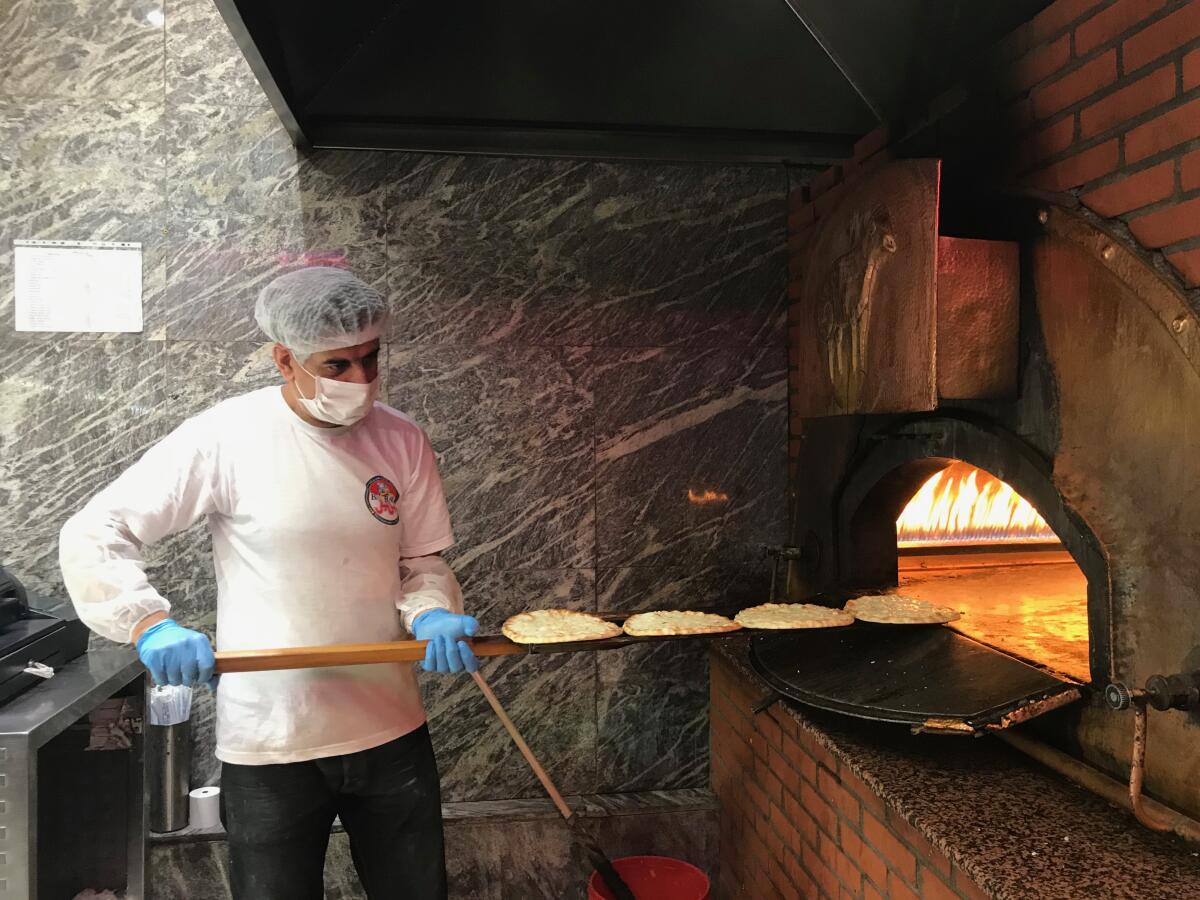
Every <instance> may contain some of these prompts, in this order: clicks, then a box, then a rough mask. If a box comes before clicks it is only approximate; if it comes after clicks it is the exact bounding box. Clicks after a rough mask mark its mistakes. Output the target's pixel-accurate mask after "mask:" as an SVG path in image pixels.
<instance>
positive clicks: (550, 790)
mask: <svg viewBox="0 0 1200 900" xmlns="http://www.w3.org/2000/svg"><path fill="white" fill-rule="evenodd" d="M471 677H472V678H474V679H475V683H476V684H477V685H479V690H481V691H483V696H484V697H486V698H487V702H488V703H490V704H491V705H492V711H493V712H495V713H496V718H497V719H499V720H500V724H501V725H503V726H504V727H505V729H506V730H507V731H508V736H509V737H510V738H512V740H513V743H514V744H516V745H517V749H518V750H520V751H521V755H522V756H523V757H525V762H527V763H529V768H531V769H533V774H534V775H536V776H537V779H538V781H540V782H541V783H542V787H544V788H545V789H546V793H547V794H549V795H550V799H551V800H553V801H554V805H555V806H557V807H558V811H559V812H560V813H562V817H563V818H564V819H566V820H567V821H568V822H569V821H570V820H571V807H569V806H567V802H566V801H565V800H563V798H562V794H560V793H559V792H558V788H556V787H555V786H554V782H553V781H551V780H550V776H549V775H547V774H546V770H545V769H543V768H542V764H541V763H539V762H538V760H537V757H536V756H534V755H533V751H532V750H530V749H529V745H528V744H527V743H525V739H524V738H522V737H521V732H519V731H517V726H516V725H514V724H513V720H512V719H510V718H509V717H508V713H506V712H505V711H504V707H503V706H501V705H500V701H499V700H498V699H497V698H496V695H495V694H493V693H492V689H491V688H490V687H488V683H487V682H486V681H484V680H483V676H482V675H480V674H479V673H478V672H472V673H471Z"/></svg>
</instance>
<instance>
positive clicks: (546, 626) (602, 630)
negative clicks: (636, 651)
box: [501, 609, 621, 644]
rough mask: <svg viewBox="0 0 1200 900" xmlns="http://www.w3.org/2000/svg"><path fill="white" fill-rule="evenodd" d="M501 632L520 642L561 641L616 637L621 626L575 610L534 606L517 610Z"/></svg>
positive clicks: (553, 642)
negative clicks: (525, 609)
mask: <svg viewBox="0 0 1200 900" xmlns="http://www.w3.org/2000/svg"><path fill="white" fill-rule="evenodd" d="M501 631H503V632H504V636H505V637H506V638H508V639H509V640H510V641H514V642H516V643H518V644H562V643H565V642H567V641H600V640H604V638H610V637H616V636H617V635H619V634H620V633H621V626H620V625H615V624H614V623H612V622H606V621H604V619H601V618H600V617H599V616H590V615H588V614H587V613H581V612H575V610H572V609H535V610H533V611H532V612H523V613H517V614H516V615H515V616H513V617H512V618H510V619H509V620H508V621H506V622H505V623H504V625H503V627H502V628H501Z"/></svg>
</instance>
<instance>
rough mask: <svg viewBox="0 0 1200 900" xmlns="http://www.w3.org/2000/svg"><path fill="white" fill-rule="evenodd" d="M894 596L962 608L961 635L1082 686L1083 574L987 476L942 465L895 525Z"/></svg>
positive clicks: (1006, 489) (1033, 516)
mask: <svg viewBox="0 0 1200 900" xmlns="http://www.w3.org/2000/svg"><path fill="white" fill-rule="evenodd" d="M896 548H897V551H896V552H897V557H898V559H897V562H898V572H897V574H898V581H899V590H900V591H901V593H904V594H908V595H910V596H914V597H918V598H920V599H922V600H928V601H930V602H932V603H936V604H938V605H940V606H950V607H952V608H954V609H957V610H960V611H961V612H962V614H963V615H962V618H960V619H959V620H958V621H956V622H954V623H952V624H951V626H950V627H952V628H954V629H955V630H957V631H958V632H960V633H961V634H964V635H966V636H967V637H970V638H972V639H973V640H976V641H979V642H980V643H983V644H987V645H989V646H991V647H995V648H996V649H998V650H1001V651H1003V652H1005V653H1008V654H1010V655H1012V656H1015V657H1018V658H1019V659H1022V660H1025V661H1027V662H1030V663H1033V664H1034V665H1037V666H1039V667H1042V668H1045V669H1048V670H1050V671H1051V672H1054V673H1056V674H1061V675H1065V676H1067V677H1068V678H1070V679H1072V680H1075V681H1079V682H1083V683H1086V682H1089V681H1090V680H1091V675H1090V667H1089V644H1088V634H1089V632H1088V599H1087V597H1088V585H1087V578H1086V577H1085V575H1084V573H1083V572H1082V571H1081V570H1080V568H1079V566H1078V565H1077V564H1076V562H1075V560H1074V559H1073V558H1072V557H1071V555H1070V553H1068V552H1067V550H1066V549H1065V547H1064V546H1063V543H1062V541H1061V540H1060V539H1059V537H1058V535H1056V534H1055V533H1054V531H1053V530H1052V529H1051V527H1050V526H1049V525H1048V524H1047V523H1046V520H1045V519H1044V518H1043V517H1042V516H1041V515H1040V514H1039V513H1038V512H1037V510H1036V509H1035V508H1034V507H1033V505H1032V504H1030V503H1029V502H1028V501H1027V500H1025V498H1023V497H1021V496H1020V495H1019V494H1018V493H1017V492H1016V491H1015V490H1014V489H1013V488H1012V487H1011V486H1009V485H1008V484H1006V483H1005V482H1003V481H1001V480H1000V479H999V478H997V477H996V476H994V475H992V474H991V473H989V472H986V471H985V470H983V469H980V468H977V467H976V466H973V465H971V464H970V463H967V462H963V461H959V460H950V461H947V465H946V466H945V467H944V468H942V469H941V470H939V471H937V472H935V473H934V474H933V475H931V476H930V477H929V478H928V479H926V480H925V481H924V483H922V484H921V486H920V487H919V488H918V489H917V491H916V492H915V493H914V494H913V495H912V498H911V499H910V500H909V501H908V503H907V504H906V505H905V507H904V509H903V511H902V512H901V514H900V515H899V517H898V518H897V520H896Z"/></svg>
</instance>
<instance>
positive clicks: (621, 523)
mask: <svg viewBox="0 0 1200 900" xmlns="http://www.w3.org/2000/svg"><path fill="white" fill-rule="evenodd" d="M786 190H787V176H786V174H785V173H784V171H783V170H782V169H770V168H756V169H741V168H716V167H687V166H666V165H649V164H628V165H615V164H606V163H580V162H570V161H537V160H513V159H489V158H462V157H445V156H443V157H435V156H422V155H407V154H386V153H377V152H315V153H313V154H311V155H308V156H305V155H301V154H299V153H298V152H297V151H296V150H295V149H294V148H293V147H292V145H291V143H290V142H289V140H288V139H287V136H286V135H285V134H284V132H283V130H282V129H281V128H280V126H279V124H278V122H277V120H276V118H275V116H274V113H273V112H272V111H271V109H270V108H269V106H268V105H267V103H266V101H265V98H264V97H263V96H262V94H261V92H260V90H259V88H258V86H257V83H256V82H255V81H254V79H253V77H252V75H251V74H250V72H249V70H248V68H247V66H246V65H245V63H244V61H243V60H242V59H241V57H240V54H239V53H238V51H237V48H236V47H235V46H234V44H233V42H232V39H231V38H230V37H229V35H228V32H227V31H226V29H225V27H224V24H223V23H222V22H221V20H220V18H219V16H218V15H217V14H216V12H215V10H214V9H213V8H212V6H211V5H210V2H209V0H172V2H170V4H169V5H167V6H165V8H164V6H163V4H162V3H161V2H159V0H106V2H99V0H9V2H7V3H5V4H3V8H2V9H0V562H2V563H3V564H4V565H6V566H9V567H11V568H12V570H13V571H14V572H16V573H17V574H18V575H19V576H20V577H21V578H22V579H24V580H25V581H26V582H27V584H29V585H30V586H31V587H32V588H33V589H35V590H37V591H41V592H49V593H57V592H60V591H61V585H60V580H59V575H58V571H57V562H56V553H57V548H56V534H57V530H58V528H59V526H60V525H61V523H62V522H63V520H64V519H65V518H66V517H67V516H68V515H69V514H70V513H71V512H72V511H73V510H75V509H77V508H78V507H79V505H80V504H81V503H82V502H84V501H85V500H86V498H87V497H89V496H90V495H91V494H92V493H94V492H95V491H96V490H97V489H98V488H100V487H101V486H102V485H103V484H105V483H106V482H107V481H108V480H110V479H111V478H113V477H114V476H115V475H116V474H117V473H118V472H119V471H120V470H121V469H122V468H123V467H124V466H126V465H128V463H129V462H131V461H132V460H133V459H135V458H136V457H137V456H138V455H139V454H140V453H141V452H143V451H144V450H145V449H146V448H147V447H148V446H150V445H151V444H152V443H153V442H154V441H155V440H157V439H158V438H159V437H161V436H162V435H163V434H165V433H166V432H167V431H168V430H170V429H171V428H173V427H175V426H176V425H177V424H178V423H179V422H180V421H182V420H183V419H184V418H185V417H186V416H188V415H191V414H193V413H195V412H198V411H200V410H202V409H204V408H206V407H208V406H210V405H211V404H213V403H215V402H217V401H218V400H220V399H222V398H223V397H226V396H229V395H231V394H235V393H239V392H242V391H246V390H250V389H253V388H256V387H259V386H261V385H265V384H270V383H273V382H274V381H275V380H276V376H275V374H274V372H273V369H272V367H271V364H270V358H269V354H268V353H267V352H266V350H267V348H266V347H265V346H264V345H263V344H262V343H261V342H260V341H261V335H259V334H258V333H257V332H256V329H255V327H254V324H253V321H252V318H251V308H252V303H253V299H254V297H255V294H256V292H257V290H258V289H259V287H260V286H261V285H262V284H264V283H265V282H266V281H268V280H269V279H270V278H271V277H273V276H274V275H275V274H276V273H277V272H278V271H280V269H281V268H282V267H285V266H288V265H294V264H296V263H297V262H302V261H305V260H309V261H312V260H328V259H330V258H331V257H343V258H344V259H345V260H346V262H347V263H348V264H349V266H350V267H351V268H353V270H354V271H356V272H357V273H358V274H359V275H360V276H362V277H363V278H365V279H366V280H367V281H369V282H371V283H373V284H375V285H377V286H379V287H380V289H382V290H385V291H386V292H387V294H388V295H389V297H390V298H391V301H392V304H393V307H394V311H395V315H394V324H393V328H392V332H391V334H390V340H389V341H388V343H387V350H386V353H387V356H386V358H387V370H386V379H387V388H386V389H387V396H388V398H389V401H390V402H391V403H392V404H393V405H395V406H397V407H399V408H401V409H403V410H405V411H406V412H408V413H410V414H411V415H413V416H415V417H416V419H417V420H418V421H419V422H421V424H422V425H423V426H424V427H425V428H426V429H427V430H428V432H429V434H430V437H431V438H432V440H433V443H434V446H435V448H436V449H437V451H438V454H439V459H440V465H441V469H442V473H443V476H444V479H445V483H446V487H447V492H448V496H449V500H450V506H451V511H452V514H453V517H454V523H455V527H456V530H457V533H458V537H459V543H458V545H457V547H455V548H454V550H453V551H452V553H451V554H450V555H451V557H452V562H453V564H454V566H455V568H456V570H457V571H458V573H459V576H460V578H461V580H462V581H463V584H464V588H465V592H466V596H467V603H468V605H469V609H470V611H471V612H473V613H474V614H476V615H478V616H479V617H480V618H481V620H482V621H483V624H484V630H486V631H493V630H498V628H499V625H500V623H501V622H502V621H503V619H504V618H505V617H506V616H508V615H511V614H512V613H514V612H517V611H519V610H522V609H529V608H536V607H545V606H557V605H565V606H570V607H573V608H578V609H585V610H594V609H601V610H618V609H624V610H634V609H645V608H650V607H654V606H659V605H664V606H680V607H692V608H704V607H711V606H715V605H721V604H732V603H746V604H749V603H752V602H758V601H760V600H762V599H763V597H764V592H765V588H766V568H765V565H764V564H763V563H762V561H761V560H760V558H759V557H758V553H757V545H758V544H759V543H761V542H764V541H778V540H779V539H781V538H782V536H783V518H784V509H785V503H784V481H785V464H786V463H785V433H786V432H785V429H786V424H785V402H786V400H785V396H786V390H785V382H786V357H785V347H784V315H785V300H784V282H785V262H784V228H785V221H784V220H785V195H786ZM14 238H74V239H120V240H137V241H141V242H142V244H143V246H144V260H145V275H144V282H145V301H144V302H145V315H146V330H145V332H144V333H143V334H139V335H31V334H15V333H14V332H13V330H12V323H13V316H12V240H13V239H14ZM689 490H691V491H695V492H697V493H703V492H704V491H714V492H719V493H720V494H722V495H724V496H725V497H726V499H725V500H722V501H718V502H714V503H708V504H697V503H694V502H692V501H691V500H689ZM149 556H150V560H151V574H152V578H153V580H154V582H155V583H156V584H157V586H159V588H160V589H161V590H162V591H163V593H164V594H165V595H166V596H167V597H168V598H169V599H171V601H172V602H173V603H174V604H175V614H176V616H177V617H178V618H180V619H181V620H182V621H184V622H185V623H187V624H189V625H192V626H196V627H200V628H205V629H208V630H210V632H211V628H212V626H213V623H214V604H215V589H214V585H213V581H212V571H211V562H210V559H209V557H208V540H207V537H206V535H205V532H204V530H203V526H200V527H197V528H195V529H192V530H191V531H189V532H187V533H185V534H182V535H178V536H176V537H174V538H172V539H170V540H168V541H166V542H164V543H163V544H162V545H161V546H158V547H155V548H152V550H151V552H150V554H149ZM485 671H486V674H487V676H488V678H489V679H490V680H491V682H492V683H493V685H494V687H495V689H496V691H497V693H498V694H499V696H500V697H501V699H502V700H503V701H504V702H505V703H506V704H508V706H509V708H510V711H511V713H512V715H513V716H514V718H515V719H516V720H517V722H518V723H519V724H520V726H521V727H522V728H523V729H524V731H525V732H526V736H527V738H528V739H529V741H530V743H531V744H532V745H533V747H534V749H535V750H536V751H537V752H538V753H539V754H541V756H542V758H543V760H544V762H545V763H546V765H547V768H548V769H549V771H550V773H551V774H552V776H553V777H554V778H556V779H557V780H558V782H559V785H560V787H561V788H562V789H563V790H564V791H565V792H571V793H594V792H612V791H639V790H647V789H656V788H685V787H699V786H704V785H706V784H707V746H708V731H707V711H706V710H707V671H706V663H705V659H704V654H703V652H702V651H701V650H699V649H697V648H695V647H680V646H678V645H661V646H658V647H655V648H647V649H636V650H635V649H626V650H621V651H613V652H607V653H593V654H574V655H571V654H565V655H557V656H549V657H545V658H542V659H537V660H504V661H495V662H490V663H488V664H487V665H486V667H485ZM426 697H427V703H428V709H429V714H430V721H431V727H432V729H433V732H434V736H435V742H436V745H437V748H438V753H439V758H440V761H441V766H442V770H443V775H444V782H445V790H446V799H448V800H468V799H500V798H514V797H529V796H537V795H538V794H539V792H540V789H539V788H538V786H537V784H536V782H535V781H534V780H533V778H532V776H530V775H529V774H528V772H527V770H526V768H525V767H524V765H523V764H522V762H521V761H520V759H519V757H518V756H517V755H516V754H515V752H514V751H512V750H511V748H510V744H509V742H508V740H507V738H506V736H505V735H504V733H503V731H502V730H501V729H500V727H499V726H498V725H497V724H496V723H495V721H494V719H493V718H492V717H491V715H490V713H489V712H488V710H487V707H486V706H485V704H484V703H483V701H482V699H481V698H479V697H478V696H477V691H476V690H475V688H474V686H473V685H472V683H471V682H470V681H468V680H466V679H462V678H459V679H449V678H444V679H434V678H432V677H430V678H427V679H426ZM211 712H212V711H211V701H210V699H209V698H208V697H207V695H203V694H201V695H200V696H199V697H198V708H197V712H196V715H195V722H196V734H197V736H196V741H197V752H196V754H195V757H196V768H195V771H194V773H193V777H194V780H195V782H196V783H198V784H199V783H211V782H212V781H213V780H215V778H216V775H217V764H216V761H215V760H214V759H213V757H212V755H211V747H212V735H211V722H210V719H211Z"/></svg>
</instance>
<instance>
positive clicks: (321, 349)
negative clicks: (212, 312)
mask: <svg viewBox="0 0 1200 900" xmlns="http://www.w3.org/2000/svg"><path fill="white" fill-rule="evenodd" d="M255 317H256V319H257V321H258V324H259V326H260V327H261V328H262V330H263V331H264V332H266V334H267V335H268V336H269V337H270V338H271V339H272V340H274V341H275V342H276V344H275V346H274V348H273V351H272V352H273V354H274V360H275V365H276V366H277V367H278V369H279V373H280V374H281V375H282V376H283V379H284V384H283V385H282V387H271V388H266V389H263V390H258V391H253V392H251V393H248V394H243V395H241V396H238V397H234V398H232V399H229V400H226V401H224V402H222V403H219V404H217V405H216V406H215V407H213V408H211V409H209V410H208V411H206V412H203V413H201V414H200V415H197V416H195V417H193V418H191V419H189V420H187V421H186V422H184V423H183V424H182V425H181V426H180V427H179V428H177V429H176V430H175V431H173V432H172V433H171V434H169V435H168V436H167V437H165V438H164V439H163V440H162V441H161V442H159V443H158V444H157V445H156V446H154V447H152V448H151V449H150V450H149V451H147V452H146V454H145V455H144V456H143V457H142V458H141V459H140V460H138V462H136V463H135V464H134V465H133V466H131V467H130V468H129V469H128V470H127V471H126V472H124V473H123V474H122V475H121V476H120V477H119V478H118V479H117V480H116V481H114V482H113V483H112V484H111V485H110V486H109V487H107V488H105V489H104V490H103V491H101V492H100V493H99V494H97V495H96V496H95V497H94V498H93V499H92V500H91V501H90V502H89V503H88V504H87V505H86V506H85V507H84V508H83V509H82V510H80V511H79V512H78V513H77V514H76V515H75V516H73V517H72V518H71V519H70V520H69V521H68V522H67V524H66V525H65V526H64V528H63V530H62V535H61V541H60V560H61V564H62V571H63V578H64V580H65V582H66V585H67V589H68V591H69V592H70V594H71V597H72V599H73V600H74V603H75V607H76V609H77V610H78V612H79V616H80V618H81V619H83V621H84V622H85V623H87V625H88V626H89V627H91V628H92V629H93V630H94V631H96V632H98V633H99V634H101V635H103V636H105V637H107V638H110V639H112V640H115V641H132V642H136V644H137V649H138V653H139V655H140V656H141V658H142V660H143V661H144V662H145V664H146V666H147V668H148V669H149V670H150V672H151V674H152V676H153V678H154V680H155V681H156V682H157V683H160V684H162V683H170V684H204V683H207V682H208V681H209V679H210V678H211V677H212V672H213V651H212V646H211V645H210V643H209V641H208V638H207V637H205V636H204V635H203V634H200V633H199V632H196V631H192V630H189V629H187V628H184V627H182V626H180V625H179V624H177V623H176V622H174V621H173V620H172V619H170V618H169V617H168V613H169V611H170V605H169V604H168V602H167V601H166V600H165V599H164V598H163V597H161V596H160V595H159V594H158V593H157V592H156V591H155V590H154V588H152V587H151V586H150V584H149V583H148V582H147V580H146V576H145V571H144V565H143V561H142V555H141V549H142V547H143V546H145V545H146V544H149V543H152V542H154V541H156V540H159V539H161V538H163V537H165V536H166V535H169V534H172V533H173V532H177V531H180V530H182V529H184V528H187V527H188V526H190V525H192V524H193V523H194V522H195V521H196V520H197V519H199V518H200V517H201V516H205V517H206V518H207V521H208V525H209V528H210V530H211V532H212V541H213V557H214V562H215V567H216V577H217V632H216V634H217V645H218V646H219V647H220V648H221V649H222V650H243V649H251V648H270V647H297V646H311V645H315V644H340V643H360V642H373V641H391V640H397V639H401V638H403V637H404V636H405V635H404V631H405V629H407V630H408V631H409V632H411V633H412V634H413V636H414V637H416V638H417V639H418V640H429V641H430V645H429V649H428V653H427V655H426V659H425V662H424V664H423V665H424V668H425V669H426V670H433V671H438V672H461V671H463V670H464V669H465V670H471V671H473V670H474V669H475V668H476V661H475V657H474V655H473V654H472V653H471V650H470V647H469V646H468V644H467V643H466V642H465V641H464V640H463V638H466V637H469V636H471V635H473V634H474V633H475V631H476V628H477V627H478V623H477V622H476V621H475V619H473V618H471V617H470V616H465V615H462V595H461V592H460V591H459V588H458V584H457V582H456V581H455V578H454V575H453V573H452V572H451V571H450V568H449V567H448V566H447V565H446V563H445V562H444V561H442V559H441V558H440V557H439V556H438V554H439V553H440V552H441V551H443V550H445V549H446V548H447V547H449V546H450V545H451V544H452V543H453V541H454V538H453V535H452V534H451V530H450V517H449V513H448V512H447V509H446V502H445V499H444V497H443V495H442V485H441V480H440V478H439V476H438V471H437V465H436V462H435V460H434V456H433V450H432V448H431V447H430V444H429V440H428V438H427V437H426V436H425V433H424V432H423V431H422V430H421V429H420V428H419V427H418V426H417V425H416V424H415V423H414V422H413V420H412V419H410V418H409V417H408V416H406V415H404V414H403V413H401V412H398V411H396V410H394V409H392V408H391V407H388V406H385V405H383V404H381V403H376V402H375V397H376V396H377V394H378V391H379V341H380V336H381V334H382V332H383V328H384V325H385V321H386V307H385V303H384V300H383V298H382V297H381V296H380V295H379V293H378V292H377V291H375V290H373V289H372V288H370V287H368V286H367V285H366V284H364V283H363V282H361V281H359V280H358V279H357V278H355V277H354V276H352V275H350V274H349V273H348V272H345V271H342V270H340V269H335V268H321V267H315V268H307V269H300V270H297V271H294V272H290V273H288V274H285V275H282V276H280V277H279V278H276V279H275V280H274V281H272V282H271V283H270V284H269V285H267V286H266V288H264V289H263V291H262V293H261V295H260V297H259V300H258V304H257V307H256V310H255ZM216 703H217V750H216V754H217V757H218V758H219V759H220V760H221V761H222V774H221V785H222V799H223V811H222V813H223V820H224V824H225V828H226V830H227V832H228V837H229V849H230V857H231V865H230V880H231V883H232V888H233V895H234V897H235V898H238V900H307V898H313V900H319V898H321V897H322V896H323V891H322V871H323V866H324V860H325V849H326V844H327V842H328V839H329V829H330V826H331V824H332V822H333V819H334V816H340V817H341V821H342V824H343V825H344V826H345V828H346V831H347V833H348V835H349V838H350V848H351V854H352V856H353V859H354V864H355V867H356V868H357V870H358V873H359V876H360V878H361V879H362V881H363V884H364V886H365V888H366V890H367V893H368V895H369V896H370V897H371V898H372V900H377V898H393V897H406V898H409V897H411V898H439V897H445V896H446V872H445V859H444V853H443V844H442V820H441V798H440V794H439V789H438V776H437V766H436V762H435V760H434V755H433V748H432V745H431V743H430V739H429V732H428V730H427V729H426V726H425V713H424V710H423V708H422V705H421V699H420V695H419V694H418V690H417V683H416V677H415V674H414V672H413V669H412V667H411V666H408V665H404V664H387V665H372V666H344V667H337V668H321V669H297V670H289V671H280V672H251V673H241V674H230V675H225V676H223V677H222V679H221V683H220V688H219V690H218V691H217V697H216Z"/></svg>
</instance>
